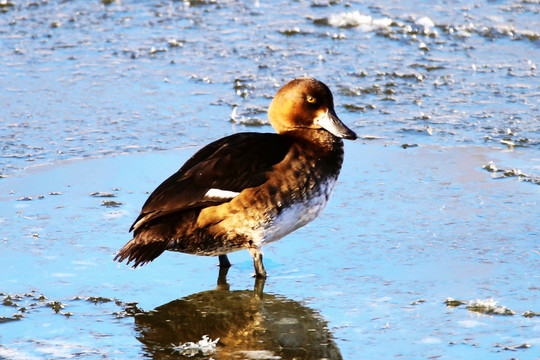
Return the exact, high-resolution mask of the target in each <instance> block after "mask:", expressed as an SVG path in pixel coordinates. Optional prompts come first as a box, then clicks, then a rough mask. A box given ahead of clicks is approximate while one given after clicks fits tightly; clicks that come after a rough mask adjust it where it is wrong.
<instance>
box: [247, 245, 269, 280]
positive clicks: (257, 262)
mask: <svg viewBox="0 0 540 360" xmlns="http://www.w3.org/2000/svg"><path fill="white" fill-rule="evenodd" d="M249 252H250V253H251V256H252V257H253V265H254V266H255V276H256V277H258V278H263V279H264V278H266V270H265V269H264V265H263V256H262V253H261V252H260V251H259V249H257V248H249Z"/></svg>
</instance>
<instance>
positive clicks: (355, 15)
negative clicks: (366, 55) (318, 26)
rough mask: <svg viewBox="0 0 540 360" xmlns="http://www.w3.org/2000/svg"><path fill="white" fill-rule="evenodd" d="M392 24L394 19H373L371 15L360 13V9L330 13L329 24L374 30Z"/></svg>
mask: <svg viewBox="0 0 540 360" xmlns="http://www.w3.org/2000/svg"><path fill="white" fill-rule="evenodd" d="M391 24H392V19H390V18H381V19H373V18H372V17H371V16H369V15H363V14H360V12H359V11H352V12H342V13H339V14H334V15H330V17H329V18H328V25H331V26H337V27H358V28H360V30H363V31H372V30H375V29H380V28H387V27H389V26H390V25H391Z"/></svg>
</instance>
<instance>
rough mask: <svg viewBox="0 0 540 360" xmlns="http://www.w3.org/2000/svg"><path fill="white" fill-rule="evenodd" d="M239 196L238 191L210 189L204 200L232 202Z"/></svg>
mask: <svg viewBox="0 0 540 360" xmlns="http://www.w3.org/2000/svg"><path fill="white" fill-rule="evenodd" d="M238 194H240V193H239V192H236V191H229V190H221V189H210V190H208V191H207V192H206V194H204V198H205V199H208V200H210V199H213V200H231V199H233V198H235V197H236V196H237V195H238Z"/></svg>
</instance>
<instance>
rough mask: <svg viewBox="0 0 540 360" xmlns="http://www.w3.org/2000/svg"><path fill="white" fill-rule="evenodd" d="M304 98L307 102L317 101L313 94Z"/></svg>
mask: <svg viewBox="0 0 540 360" xmlns="http://www.w3.org/2000/svg"><path fill="white" fill-rule="evenodd" d="M306 100H307V101H308V103H312V104H313V103H315V101H317V99H315V98H314V97H313V96H309V95H308V97H307V98H306Z"/></svg>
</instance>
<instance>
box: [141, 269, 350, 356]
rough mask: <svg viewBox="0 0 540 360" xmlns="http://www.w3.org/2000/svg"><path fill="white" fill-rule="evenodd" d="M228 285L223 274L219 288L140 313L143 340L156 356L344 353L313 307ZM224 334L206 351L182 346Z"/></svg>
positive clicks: (260, 283)
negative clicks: (229, 288)
mask: <svg viewBox="0 0 540 360" xmlns="http://www.w3.org/2000/svg"><path fill="white" fill-rule="evenodd" d="M263 286H264V282H263V281H262V280H258V281H257V282H256V285H255V290H254V291H249V290H243V291H229V290H228V285H227V284H226V283H225V282H224V277H220V280H219V281H218V287H217V289H215V290H210V291H204V292H201V293H198V294H193V295H190V296H187V297H185V298H182V299H178V300H174V301H171V302H170V303H168V304H165V305H162V306H159V307H157V308H156V309H155V310H153V311H149V312H143V313H140V314H138V315H136V316H135V324H136V329H137V331H138V332H139V337H138V338H139V340H140V341H141V342H142V343H144V344H145V347H146V350H147V352H148V353H149V355H150V356H152V357H153V358H156V359H158V358H159V359H173V358H184V357H187V356H189V358H191V359H197V358H199V359H200V358H205V359H206V358H209V357H208V356H210V357H211V358H215V359H342V357H341V353H340V351H339V349H338V347H337V346H336V344H335V343H334V341H333V339H332V335H331V333H330V332H329V330H328V328H327V324H326V322H325V321H324V320H323V319H322V318H321V316H320V315H319V314H317V313H316V312H315V311H314V310H312V309H310V308H307V307H305V306H303V305H301V304H300V303H298V302H296V301H292V300H288V299H286V298H284V297H281V296H277V295H271V294H264V293H263V291H262V290H263ZM204 335H208V338H209V339H210V340H216V339H218V338H219V341H218V342H217V344H216V346H215V347H213V348H212V350H211V351H210V352H209V353H207V354H206V355H205V354H204V353H203V352H202V351H201V352H197V351H195V354H194V353H193V352H190V353H189V354H186V353H185V352H184V351H180V350H178V349H179V347H178V345H179V344H186V343H190V342H192V343H200V342H201V339H203V337H204Z"/></svg>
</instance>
